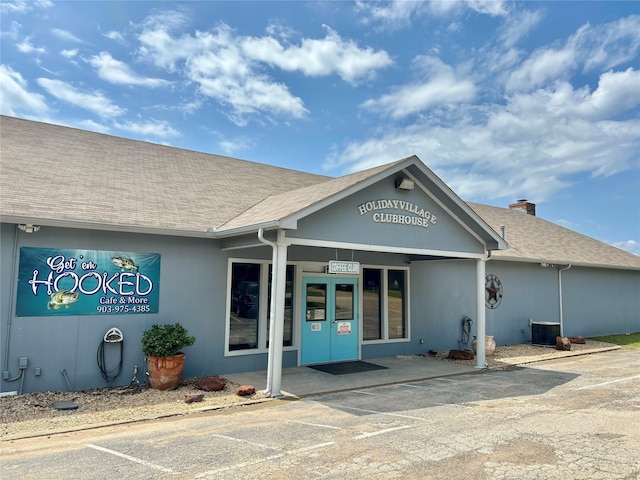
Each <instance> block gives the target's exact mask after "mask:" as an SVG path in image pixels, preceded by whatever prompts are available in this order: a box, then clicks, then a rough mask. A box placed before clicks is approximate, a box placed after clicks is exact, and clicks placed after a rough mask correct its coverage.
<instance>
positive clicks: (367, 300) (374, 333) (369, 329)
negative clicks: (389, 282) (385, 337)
mask: <svg viewBox="0 0 640 480" xmlns="http://www.w3.org/2000/svg"><path fill="white" fill-rule="evenodd" d="M362 283H363V285H362V318H363V322H364V323H363V328H362V338H363V340H380V339H381V338H382V315H381V311H382V295H381V292H382V270H379V269H377V268H365V269H363V271H362Z"/></svg>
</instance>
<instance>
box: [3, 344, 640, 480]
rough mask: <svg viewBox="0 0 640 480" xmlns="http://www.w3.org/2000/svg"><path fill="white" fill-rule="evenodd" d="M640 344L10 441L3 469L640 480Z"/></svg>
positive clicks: (85, 473) (8, 473)
mask: <svg viewBox="0 0 640 480" xmlns="http://www.w3.org/2000/svg"><path fill="white" fill-rule="evenodd" d="M639 367H640V352H636V353H634V352H633V351H629V350H617V351H614V352H609V353H603V354H598V355H588V356H583V357H571V358H566V359H562V360H554V361H550V362H543V363H538V364H535V365H532V366H528V367H525V368H516V369H514V370H509V371H487V372H484V373H482V374H474V375H458V376H455V377H445V378H433V379H428V380H423V381H418V382H407V383H400V384H395V385H387V386H380V387H373V388H362V389H359V390H353V391H348V392H336V393H330V394H323V395H317V396H311V397H307V398H305V399H303V400H298V401H276V402H270V403H268V404H265V405H262V406H255V407H248V408H247V409H246V410H245V409H241V410H234V411H230V412H228V413H225V412H217V413H209V414H206V415H202V416H197V417H193V416H188V417H184V418H172V419H167V420H164V421H155V422H145V423H140V424H132V425H127V426H117V427H110V428H107V429H103V430H94V431H88V432H76V433H72V434H67V435H61V436H56V437H51V438H40V439H30V440H20V441H15V442H11V443H10V444H3V445H2V472H1V473H2V478H3V480H4V479H14V478H15V479H17V478H21V479H23V478H43V477H46V478H82V479H93V478H96V479H98V478H120V477H126V478H131V479H136V478H141V479H142V478H145V479H156V478H157V479H160V478H203V479H226V478H229V479H231V478H233V479H236V478H238V477H260V476H262V477H268V478H284V479H287V478H296V479H298V478H323V479H343V478H354V479H355V478H358V479H359V478H366V479H396V478H398V479H399V478H402V479H452V478H474V479H514V480H516V479H517V480H527V479H545V480H546V479H550V480H551V479H563V480H564V479H572V480H578V479H585V480H586V479H589V480H592V479H603V480H604V479H606V480H609V479H626V480H631V479H634V480H635V479H637V478H639V476H640V456H639V455H638V452H640V373H639V372H640V368H639Z"/></svg>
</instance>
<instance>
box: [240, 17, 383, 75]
mask: <svg viewBox="0 0 640 480" xmlns="http://www.w3.org/2000/svg"><path fill="white" fill-rule="evenodd" d="M324 28H325V29H326V30H327V34H326V36H325V38H323V39H311V38H303V39H302V40H301V42H300V44H299V45H290V44H286V45H283V44H281V43H280V41H279V40H277V39H275V38H274V37H271V36H267V37H260V38H257V37H248V38H244V39H242V40H241V45H242V52H243V54H244V55H245V56H246V57H247V58H249V59H251V60H255V61H259V62H264V63H267V64H269V65H275V66H277V67H278V68H281V69H282V70H284V71H289V72H292V71H299V72H302V73H303V74H304V75H307V76H313V77H315V76H327V75H332V74H337V75H339V76H340V78H342V79H343V80H344V81H346V82H349V83H355V82H356V81H357V80H358V79H360V78H363V77H364V78H367V77H369V76H370V75H371V74H372V73H373V72H375V71H376V70H377V69H380V68H385V67H388V66H390V65H391V64H392V63H393V61H392V60H391V57H389V54H388V53H387V52H385V51H384V50H378V51H374V50H373V49H372V48H360V47H359V46H358V45H357V44H356V43H355V42H354V41H352V40H344V39H343V38H342V37H340V35H338V33H337V32H335V31H334V30H332V29H331V28H329V27H328V26H326V25H324Z"/></svg>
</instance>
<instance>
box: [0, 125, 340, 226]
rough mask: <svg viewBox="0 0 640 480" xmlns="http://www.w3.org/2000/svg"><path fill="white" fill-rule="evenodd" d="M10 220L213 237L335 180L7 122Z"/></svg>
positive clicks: (2, 207) (3, 187)
mask: <svg viewBox="0 0 640 480" xmlns="http://www.w3.org/2000/svg"><path fill="white" fill-rule="evenodd" d="M0 134H1V138H2V143H1V144H0V153H1V157H2V158H1V162H2V163H1V167H0V214H2V215H3V216H7V217H11V216H19V217H28V218H34V219H49V220H60V221H70V222H90V223H92V222H98V223H101V224H104V225H108V226H114V227H118V226H131V225H136V226H141V227H147V228H158V229H177V230H184V231H200V232H204V231H206V230H207V228H209V227H215V226H217V225H220V224H222V223H224V222H226V221H228V220H229V219H230V218H233V217H234V216H236V215H238V214H239V213H241V212H243V211H245V210H246V209H248V208H249V207H251V206H252V205H254V204H256V203H258V202H260V201H262V200H263V199H264V198H265V197H268V196H270V195H274V194H279V193H282V192H288V191H291V190H295V189H297V188H300V187H304V186H308V185H314V184H317V183H319V182H324V181H326V180H329V179H330V177H325V176H322V175H313V174H309V173H304V172H299V171H296V170H289V169H285V168H279V167H273V166H269V165H264V164H259V163H254V162H249V161H245V160H238V159H235V158H229V157H223V156H219V155H211V154H205V153H199V152H194V151H189V150H183V149H179V148H172V147H166V146H162V145H156V144H152V143H146V142H140V141H135V140H128V139H123V138H119V137H114V136H110V135H104V134H100V133H93V132H87V131H83V130H77V129H73V128H68V127H61V126H56V125H49V124H45V123H39V122H32V121H27V120H21V119H17V118H12V117H6V116H2V117H0Z"/></svg>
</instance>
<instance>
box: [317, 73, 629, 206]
mask: <svg viewBox="0 0 640 480" xmlns="http://www.w3.org/2000/svg"><path fill="white" fill-rule="evenodd" d="M637 75H638V72H635V71H634V70H627V71H625V72H609V73H607V74H605V75H603V76H602V78H601V81H600V85H599V87H598V89H596V90H595V91H593V92H590V91H588V90H585V89H580V90H578V91H576V90H574V89H573V88H572V87H571V85H570V84H568V83H566V82H559V83H558V84H557V85H556V88H548V89H540V90H537V91H535V92H532V93H530V94H529V93H520V94H517V95H513V96H512V97H510V98H508V99H507V103H506V104H505V105H497V104H496V105H480V106H472V105H466V106H460V107H459V108H458V115H457V116H456V117H454V116H453V115H449V116H446V115H445V116H438V115H437V114H433V113H432V114H430V115H425V116H423V117H422V118H420V119H418V120H417V121H416V122H415V123H412V124H411V125H408V126H405V127H402V126H397V127H393V126H391V125H386V126H384V127H381V131H379V132H374V133H373V134H372V135H371V138H369V139H364V140H362V141H359V142H357V141H354V142H351V143H349V144H348V145H346V146H344V147H343V148H342V149H341V150H339V149H335V150H334V152H332V154H331V155H330V156H329V157H328V158H327V161H326V163H325V168H327V169H330V168H340V169H341V170H342V171H343V172H352V171H358V170H362V169H364V168H369V167H372V166H375V165H380V164H382V163H385V162H389V161H391V160H396V159H398V158H403V157H406V156H408V155H411V154H417V155H418V156H419V157H420V158H422V159H423V160H424V161H425V162H426V163H427V164H428V165H429V166H430V167H431V168H433V169H434V170H435V171H436V173H437V174H438V175H440V176H441V177H442V178H443V180H444V181H445V182H446V183H447V184H449V185H450V186H451V187H452V188H453V189H454V191H456V192H457V193H458V194H460V195H461V196H462V197H463V198H465V199H468V200H473V199H474V198H475V199H479V198H502V197H506V198H530V199H533V200H534V201H543V200H545V199H547V198H549V197H550V196H552V195H553V194H555V193H556V192H558V191H559V190H561V189H563V188H564V187H566V186H567V185H568V183H569V182H570V179H571V178H572V176H574V175H576V174H585V173H587V174H591V175H593V176H596V175H612V174H614V173H616V172H622V171H625V170H628V169H629V168H634V165H637V157H638V151H640V120H638V119H636V118H633V117H632V118H629V119H627V118H626V116H625V115H624V114H625V113H626V112H629V111H631V109H632V108H634V107H635V106H636V105H637V104H638V100H637V93H636V94H635V96H633V95H631V96H630V100H629V102H628V103H627V104H626V110H625V108H624V107H625V105H624V102H622V101H621V100H620V97H621V96H624V95H625V94H627V95H629V89H632V88H633V86H634V85H637V83H638V77H637ZM594 105H600V106H601V108H600V109H599V110H598V115H594V113H593V111H594V109H595V107H594ZM617 117H620V118H617Z"/></svg>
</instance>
